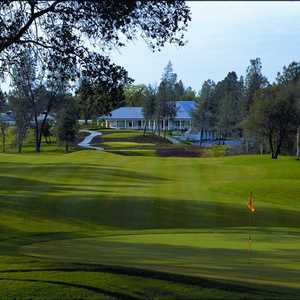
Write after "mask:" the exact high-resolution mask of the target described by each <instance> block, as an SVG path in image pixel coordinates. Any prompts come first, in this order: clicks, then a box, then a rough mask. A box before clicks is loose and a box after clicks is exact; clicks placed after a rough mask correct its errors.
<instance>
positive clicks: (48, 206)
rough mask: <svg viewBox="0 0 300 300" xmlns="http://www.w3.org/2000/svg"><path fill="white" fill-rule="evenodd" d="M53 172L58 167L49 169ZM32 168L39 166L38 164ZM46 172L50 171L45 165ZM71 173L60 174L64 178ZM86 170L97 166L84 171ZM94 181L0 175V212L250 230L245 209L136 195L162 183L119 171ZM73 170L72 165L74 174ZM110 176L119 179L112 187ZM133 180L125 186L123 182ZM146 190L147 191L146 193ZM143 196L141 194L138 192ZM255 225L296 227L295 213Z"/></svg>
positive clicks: (134, 225)
mask: <svg viewBox="0 0 300 300" xmlns="http://www.w3.org/2000/svg"><path fill="white" fill-rule="evenodd" d="M51 167H52V168H54V169H57V168H59V167H56V166H51ZM36 168H40V167H39V166H37V167H36ZM45 168H50V166H47V167H45ZM70 168H71V171H70V169H69V168H68V170H64V169H63V170H61V171H60V172H66V174H69V172H73V171H72V167H70ZM89 168H90V169H91V170H92V169H93V168H96V167H89ZM96 169H97V170H98V171H99V170H100V172H101V175H102V176H101V178H99V183H98V182H97V183H95V184H88V185H83V187H80V186H78V184H63V183H62V184H55V183H50V182H43V181H39V180H32V179H24V178H18V177H12V176H1V177H0V184H1V186H2V189H1V192H0V213H1V214H6V215H7V216H9V215H10V214H12V213H13V214H15V215H18V214H19V215H21V216H22V217H23V218H29V219H28V220H29V222H30V218H31V217H36V218H38V219H41V220H42V219H43V218H45V219H48V220H53V221H62V222H70V223H74V224H75V223H78V224H79V223H83V226H84V224H85V225H100V226H107V227H112V228H119V229H162V228H221V227H224V228H226V227H243V226H246V227H247V226H249V219H248V211H247V209H246V208H245V207H244V205H240V206H238V205H233V204H230V203H223V202H217V201H206V200H203V199H199V200H197V201H196V200H189V199H168V198H163V197H162V198H160V197H152V196H149V195H147V194H145V196H136V195H135V191H136V189H142V188H144V187H145V186H147V185H148V183H149V181H151V182H152V184H153V183H155V182H160V181H161V180H164V179H162V178H159V177H152V176H147V175H145V174H143V175H141V174H140V173H139V172H129V171H124V170H121V169H118V168H116V169H109V168H96ZM75 170H76V166H74V171H75ZM111 176H116V178H120V180H117V179H115V180H116V183H114V181H112V178H111ZM128 179H131V180H134V181H133V182H129V183H126V181H125V182H124V181H123V180H128ZM145 191H147V189H146V190H145ZM141 192H142V190H141ZM254 220H255V223H254V226H261V227H266V226H279V227H299V226H300V212H298V211H293V210H288V209H283V208H266V209H265V210H263V209H260V211H259V212H257V213H256V215H255V218H254Z"/></svg>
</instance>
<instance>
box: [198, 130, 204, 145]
mask: <svg viewBox="0 0 300 300" xmlns="http://www.w3.org/2000/svg"><path fill="white" fill-rule="evenodd" d="M202 141H203V129H201V131H200V143H199V145H200V146H201V145H202Z"/></svg>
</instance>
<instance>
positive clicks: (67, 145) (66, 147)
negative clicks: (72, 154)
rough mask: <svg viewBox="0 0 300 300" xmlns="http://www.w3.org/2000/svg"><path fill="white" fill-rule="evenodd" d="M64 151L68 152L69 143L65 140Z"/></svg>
mask: <svg viewBox="0 0 300 300" xmlns="http://www.w3.org/2000/svg"><path fill="white" fill-rule="evenodd" d="M65 151H66V152H67V153H68V152H69V143H68V142H65Z"/></svg>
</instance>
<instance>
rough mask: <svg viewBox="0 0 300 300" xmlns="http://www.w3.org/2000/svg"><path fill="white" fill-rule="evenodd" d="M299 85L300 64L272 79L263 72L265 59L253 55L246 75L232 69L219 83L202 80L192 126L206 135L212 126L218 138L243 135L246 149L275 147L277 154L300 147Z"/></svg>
mask: <svg viewBox="0 0 300 300" xmlns="http://www.w3.org/2000/svg"><path fill="white" fill-rule="evenodd" d="M299 86H300V63H297V62H292V63H291V64H289V65H288V66H285V67H284V68H283V70H282V72H281V73H278V75H277V78H276V80H275V82H274V83H272V84H271V83H269V81H268V80H267V78H266V77H265V76H264V75H263V74H262V63H261V60H260V59H259V58H256V59H253V60H250V65H249V67H248V68H247V71H246V76H245V79H244V78H243V77H240V78H238V76H237V74H236V73H235V72H229V73H228V74H227V76H226V77H225V78H224V79H223V80H221V81H219V82H217V83H215V82H214V81H212V80H207V81H205V82H204V83H203V85H202V88H201V91H200V93H199V99H198V101H197V107H196V109H195V111H194V112H193V115H192V118H193V125H194V127H195V129H197V130H199V131H200V132H201V137H202V136H203V133H205V132H206V131H208V132H210V133H211V134H212V136H213V138H214V139H215V140H217V141H218V142H219V143H224V141H225V139H228V138H231V139H232V138H233V139H242V140H243V141H244V145H245V151H246V152H248V151H249V149H252V151H260V152H261V153H263V152H267V151H270V152H271V156H272V158H273V159H276V158H277V157H278V155H279V153H281V152H287V153H292V152H293V151H294V148H295V147H296V148H297V149H299V137H298V138H297V139H295V137H296V136H297V132H298V135H299V129H298V128H299V125H300V124H299V123H300V94H299V92H300V89H299ZM201 139H202V138H201ZM297 140H298V142H296V141H297ZM297 153H298V155H299V150H297Z"/></svg>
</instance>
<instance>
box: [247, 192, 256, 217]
mask: <svg viewBox="0 0 300 300" xmlns="http://www.w3.org/2000/svg"><path fill="white" fill-rule="evenodd" d="M247 207H248V209H249V210H250V211H251V212H253V213H254V212H255V207H254V199H253V193H252V192H251V193H250V195H249V198H248V202H247Z"/></svg>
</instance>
